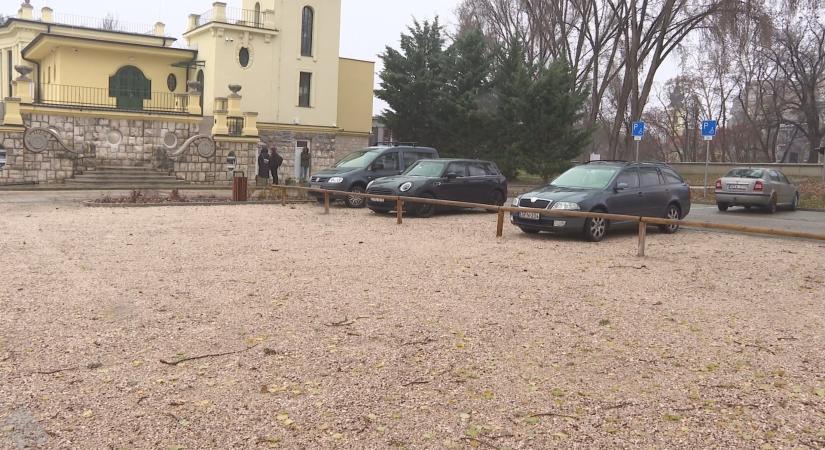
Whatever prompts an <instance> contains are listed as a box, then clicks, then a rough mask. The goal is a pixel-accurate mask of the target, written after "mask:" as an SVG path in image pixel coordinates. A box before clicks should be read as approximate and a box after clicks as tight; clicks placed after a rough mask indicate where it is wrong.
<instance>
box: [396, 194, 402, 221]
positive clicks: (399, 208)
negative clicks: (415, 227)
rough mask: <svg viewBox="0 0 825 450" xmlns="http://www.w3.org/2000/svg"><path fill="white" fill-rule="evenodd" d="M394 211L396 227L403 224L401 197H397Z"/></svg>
mask: <svg viewBox="0 0 825 450" xmlns="http://www.w3.org/2000/svg"><path fill="white" fill-rule="evenodd" d="M395 209H396V210H397V211H396V215H397V217H398V225H401V224H402V223H404V201H403V200H401V197H398V199H396V201H395Z"/></svg>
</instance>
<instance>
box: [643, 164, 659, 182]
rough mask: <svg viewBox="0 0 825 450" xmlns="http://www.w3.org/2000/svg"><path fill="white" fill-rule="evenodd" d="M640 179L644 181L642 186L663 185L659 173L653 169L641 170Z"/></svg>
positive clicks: (645, 168)
mask: <svg viewBox="0 0 825 450" xmlns="http://www.w3.org/2000/svg"><path fill="white" fill-rule="evenodd" d="M639 178H640V179H641V180H642V186H658V185H659V184H661V180H660V179H659V171H658V170H656V169H655V168H653V167H643V168H641V169H639Z"/></svg>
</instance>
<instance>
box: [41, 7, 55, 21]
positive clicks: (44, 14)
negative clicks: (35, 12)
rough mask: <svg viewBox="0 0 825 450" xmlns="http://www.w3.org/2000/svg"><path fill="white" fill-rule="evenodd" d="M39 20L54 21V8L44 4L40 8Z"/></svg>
mask: <svg viewBox="0 0 825 450" xmlns="http://www.w3.org/2000/svg"><path fill="white" fill-rule="evenodd" d="M40 20H41V21H42V22H46V23H52V22H54V10H53V9H51V8H49V7H48V6H44V7H43V8H42V9H41V10H40Z"/></svg>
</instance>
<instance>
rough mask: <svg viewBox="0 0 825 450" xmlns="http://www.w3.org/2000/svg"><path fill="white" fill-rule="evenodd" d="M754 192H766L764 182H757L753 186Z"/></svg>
mask: <svg viewBox="0 0 825 450" xmlns="http://www.w3.org/2000/svg"><path fill="white" fill-rule="evenodd" d="M753 190H754V191H756V192H762V191H764V190H765V183H763V182H762V181H757V182H756V183H754V184H753Z"/></svg>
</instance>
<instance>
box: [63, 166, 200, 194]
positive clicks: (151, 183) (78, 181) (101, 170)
mask: <svg viewBox="0 0 825 450" xmlns="http://www.w3.org/2000/svg"><path fill="white" fill-rule="evenodd" d="M187 186H190V184H189V183H187V182H186V181H181V180H178V179H177V178H175V177H174V176H172V175H169V174H168V173H165V172H160V171H157V170H155V169H153V168H151V167H144V166H131V167H129V166H98V167H96V168H94V169H89V170H86V172H84V173H83V175H77V176H75V177H74V178H72V179H71V180H66V184H65V187H67V188H77V189H101V190H104V189H106V190H114V189H117V190H130V189H156V190H161V189H176V188H186V187H187Z"/></svg>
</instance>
